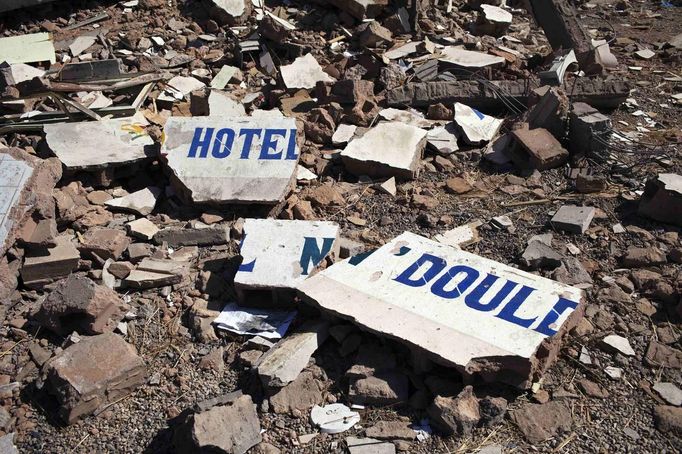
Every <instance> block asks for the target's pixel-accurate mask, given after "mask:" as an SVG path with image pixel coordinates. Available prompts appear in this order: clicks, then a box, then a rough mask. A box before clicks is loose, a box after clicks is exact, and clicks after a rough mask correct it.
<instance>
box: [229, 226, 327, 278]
mask: <svg viewBox="0 0 682 454" xmlns="http://www.w3.org/2000/svg"><path fill="white" fill-rule="evenodd" d="M240 250H241V255H242V257H243V260H242V264H241V265H240V266H239V270H238V271H237V274H236V275H235V277H234V283H235V285H236V286H237V287H243V288H251V289H255V288H261V289H263V288H267V289H293V288H295V287H296V284H298V283H299V282H301V281H303V280H305V279H306V278H308V276H310V275H311V273H312V272H313V270H315V268H316V267H317V266H318V265H319V264H320V262H322V260H324V258H325V257H327V256H330V255H334V256H338V253H339V226H338V224H336V223H334V222H325V221H287V220H280V219H247V220H246V221H245V222H244V239H243V241H242V244H241V247H240Z"/></svg>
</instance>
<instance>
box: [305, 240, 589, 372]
mask: <svg viewBox="0 0 682 454" xmlns="http://www.w3.org/2000/svg"><path fill="white" fill-rule="evenodd" d="M297 288H298V290H299V293H301V294H302V296H303V297H304V299H306V300H312V301H314V302H316V303H317V304H319V305H320V306H321V307H322V308H323V309H327V310H330V311H331V312H333V313H336V314H337V315H340V316H345V317H346V318H352V319H353V320H354V321H355V322H356V323H358V324H359V325H362V326H364V327H366V328H368V329H370V330H371V331H374V332H378V333H381V334H386V335H388V336H390V337H394V338H397V339H399V340H402V341H405V342H407V343H409V344H412V345H416V346H418V347H421V348H423V349H425V350H427V351H429V352H431V353H433V354H434V355H435V356H436V357H438V358H439V359H440V360H442V361H445V362H446V363H450V364H453V365H458V366H462V367H465V366H466V365H467V364H468V363H469V362H470V361H471V360H473V359H476V358H486V357H509V356H514V357H521V358H530V357H531V356H533V355H534V353H535V352H536V350H537V348H538V346H539V345H540V343H541V342H542V341H543V340H545V339H546V338H547V337H549V336H551V335H553V334H554V333H555V332H556V331H558V330H559V328H560V326H561V325H562V324H563V323H565V322H566V320H567V318H568V317H569V315H570V314H571V313H572V312H573V310H574V308H575V307H577V306H578V304H579V302H580V298H581V295H582V293H581V290H579V289H577V288H574V287H570V286H567V285H564V284H560V283H558V282H555V281H551V280H549V279H545V278H543V277H539V276H535V275H532V274H529V273H526V272H524V271H521V270H518V269H516V268H512V267H510V266H507V265H504V264H501V263H498V262H495V261H492V260H488V259H485V258H483V257H480V256H477V255H474V254H471V253H468V252H466V251H462V250H459V249H455V248H452V247H450V246H447V245H444V244H440V243H437V242H435V241H432V240H429V239H427V238H424V237H421V236H418V235H415V234H413V233H410V232H405V233H403V234H402V235H400V236H398V237H397V238H395V239H394V240H393V241H391V242H390V243H388V244H386V245H384V246H383V247H381V248H380V249H378V250H376V251H374V252H373V253H370V254H369V255H367V256H364V258H363V255H360V256H356V257H352V258H350V259H347V260H344V261H343V262H338V263H335V264H334V265H332V266H331V267H329V268H327V269H326V270H323V271H321V272H320V273H318V274H316V275H315V276H312V277H311V278H310V279H307V280H306V281H303V282H302V283H300V284H299V286H298V287H297Z"/></svg>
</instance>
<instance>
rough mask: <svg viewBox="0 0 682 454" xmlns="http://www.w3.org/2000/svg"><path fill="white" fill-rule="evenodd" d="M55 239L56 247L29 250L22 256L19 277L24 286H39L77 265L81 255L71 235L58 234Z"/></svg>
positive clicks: (65, 273)
mask: <svg viewBox="0 0 682 454" xmlns="http://www.w3.org/2000/svg"><path fill="white" fill-rule="evenodd" d="M55 241H56V243H57V246H56V247H54V248H49V249H47V248H46V249H43V250H39V251H34V252H31V253H30V255H28V256H27V257H26V258H24V264H23V266H22V267H21V279H22V281H23V282H24V285H25V286H26V287H29V288H40V287H42V286H43V285H44V284H46V283H49V282H52V281H54V280H57V279H61V278H63V277H66V276H68V275H69V274H71V272H72V271H73V270H75V269H76V267H77V266H78V261H79V260H80V258H81V256H80V253H79V252H78V249H76V246H74V245H73V242H72V240H71V236H70V235H62V236H58V237H57V238H55Z"/></svg>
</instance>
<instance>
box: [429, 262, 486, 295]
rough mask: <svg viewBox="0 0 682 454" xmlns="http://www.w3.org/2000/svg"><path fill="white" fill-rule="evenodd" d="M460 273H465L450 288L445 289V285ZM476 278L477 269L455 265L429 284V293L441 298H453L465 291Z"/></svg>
mask: <svg viewBox="0 0 682 454" xmlns="http://www.w3.org/2000/svg"><path fill="white" fill-rule="evenodd" d="M460 273H464V274H466V276H464V279H462V281H461V282H460V283H459V284H457V285H455V288H453V289H452V290H445V286H446V285H448V284H449V283H450V282H451V281H452V280H453V279H454V278H455V276H457V275H458V274H460ZM476 279H478V271H476V270H475V269H473V268H471V267H470V266H464V265H455V266H453V267H452V268H450V269H449V270H447V271H446V272H445V274H443V275H442V276H441V277H440V279H438V280H437V281H436V282H434V283H433V285H432V286H431V293H433V294H434V295H436V296H440V297H441V298H448V299H453V298H457V297H459V296H460V295H461V294H462V293H464V292H466V291H467V289H468V288H469V287H470V286H471V284H473V283H474V281H475V280H476Z"/></svg>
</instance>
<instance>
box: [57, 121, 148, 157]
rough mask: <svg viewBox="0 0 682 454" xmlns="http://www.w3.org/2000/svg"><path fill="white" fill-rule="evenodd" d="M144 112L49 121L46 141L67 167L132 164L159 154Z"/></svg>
mask: <svg viewBox="0 0 682 454" xmlns="http://www.w3.org/2000/svg"><path fill="white" fill-rule="evenodd" d="M148 124H149V123H148V122H147V120H146V119H145V118H144V116H143V115H142V114H141V113H136V114H135V115H134V116H132V117H129V118H116V119H106V120H100V121H86V122H80V123H53V124H45V125H44V131H45V141H46V142H47V145H48V147H49V148H50V150H52V152H53V153H54V154H55V156H57V158H59V160H60V161H61V162H62V164H64V166H65V167H66V168H67V169H71V170H77V169H100V168H106V167H109V166H117V165H125V164H131V163H134V162H137V161H141V160H143V159H146V158H148V157H151V156H154V155H155V154H156V153H155V152H154V151H153V149H152V145H154V141H153V140H152V138H151V137H149V135H147V132H146V130H145V126H147V125H148Z"/></svg>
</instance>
